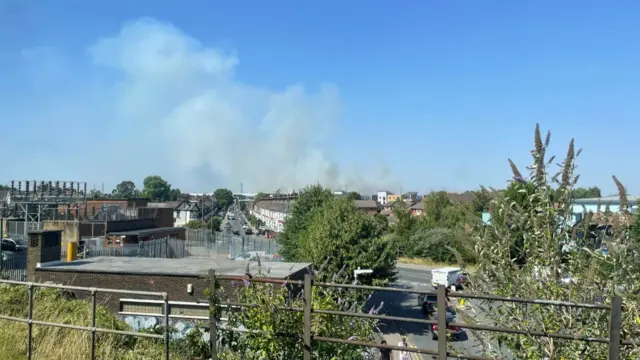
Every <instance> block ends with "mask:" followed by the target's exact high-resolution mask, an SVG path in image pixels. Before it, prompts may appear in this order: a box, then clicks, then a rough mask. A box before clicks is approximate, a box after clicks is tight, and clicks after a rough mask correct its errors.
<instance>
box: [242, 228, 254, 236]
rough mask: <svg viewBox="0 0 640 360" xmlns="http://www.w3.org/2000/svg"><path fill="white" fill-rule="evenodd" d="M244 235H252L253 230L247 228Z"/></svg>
mask: <svg viewBox="0 0 640 360" xmlns="http://www.w3.org/2000/svg"><path fill="white" fill-rule="evenodd" d="M244 233H245V234H247V235H251V234H253V230H251V228H250V227H248V228H246V229H244Z"/></svg>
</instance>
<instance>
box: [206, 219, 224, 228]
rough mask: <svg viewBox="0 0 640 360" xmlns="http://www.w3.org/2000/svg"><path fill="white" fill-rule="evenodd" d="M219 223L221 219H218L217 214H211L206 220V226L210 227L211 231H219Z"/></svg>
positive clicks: (220, 223)
mask: <svg viewBox="0 0 640 360" xmlns="http://www.w3.org/2000/svg"><path fill="white" fill-rule="evenodd" d="M221 225H222V219H220V218H219V217H217V216H213V217H212V218H211V219H209V221H208V222H207V228H209V229H211V230H212V231H220V226H221Z"/></svg>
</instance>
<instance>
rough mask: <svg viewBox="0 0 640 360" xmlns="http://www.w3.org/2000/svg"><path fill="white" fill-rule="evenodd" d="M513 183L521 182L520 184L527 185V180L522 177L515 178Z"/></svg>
mask: <svg viewBox="0 0 640 360" xmlns="http://www.w3.org/2000/svg"><path fill="white" fill-rule="evenodd" d="M513 181H516V182H519V183H520V184H526V183H527V180H525V179H524V178H523V177H522V176H514V177H513Z"/></svg>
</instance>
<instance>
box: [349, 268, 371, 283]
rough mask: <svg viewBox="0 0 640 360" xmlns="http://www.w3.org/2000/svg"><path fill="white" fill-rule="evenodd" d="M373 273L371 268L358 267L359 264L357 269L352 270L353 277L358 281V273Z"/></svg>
mask: <svg viewBox="0 0 640 360" xmlns="http://www.w3.org/2000/svg"><path fill="white" fill-rule="evenodd" d="M371 273H373V270H371V269H360V266H358V268H357V269H355V270H353V277H354V278H355V280H356V281H358V275H368V274H371Z"/></svg>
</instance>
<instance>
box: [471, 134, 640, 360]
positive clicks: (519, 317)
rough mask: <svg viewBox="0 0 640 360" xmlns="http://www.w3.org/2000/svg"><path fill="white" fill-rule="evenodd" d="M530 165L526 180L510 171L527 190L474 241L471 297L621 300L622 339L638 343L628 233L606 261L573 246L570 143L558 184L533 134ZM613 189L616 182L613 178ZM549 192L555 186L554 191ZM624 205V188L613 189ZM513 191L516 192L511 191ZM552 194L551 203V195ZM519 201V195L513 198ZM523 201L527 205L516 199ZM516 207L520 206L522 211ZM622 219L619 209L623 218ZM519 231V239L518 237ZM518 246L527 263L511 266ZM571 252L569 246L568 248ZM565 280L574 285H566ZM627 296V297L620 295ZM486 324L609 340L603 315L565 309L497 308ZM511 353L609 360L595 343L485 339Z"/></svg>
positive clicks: (617, 235)
mask: <svg viewBox="0 0 640 360" xmlns="http://www.w3.org/2000/svg"><path fill="white" fill-rule="evenodd" d="M534 139H535V147H534V150H533V151H532V155H533V161H532V165H531V167H530V169H531V172H530V174H529V176H528V179H525V178H524V176H523V175H522V174H521V173H520V171H519V170H518V169H517V167H515V165H513V164H512V170H513V173H514V179H515V180H516V182H517V183H520V184H523V185H525V184H528V185H526V186H524V187H521V188H520V190H519V191H516V192H514V193H512V194H511V195H505V196H499V197H496V198H495V199H494V200H492V208H493V213H494V214H499V213H501V214H504V216H503V221H492V222H491V224H490V225H488V226H486V227H485V228H484V229H482V231H480V229H478V231H476V232H474V233H473V240H474V241H475V242H476V249H477V251H478V264H477V265H478V266H477V271H476V273H475V274H474V277H473V281H472V282H471V289H470V290H471V291H472V292H475V293H484V294H491V295H498V296H505V297H511V298H528V299H548V300H556V301H567V302H578V303H584V302H588V303H593V302H594V301H596V299H598V301H601V302H602V303H604V304H609V303H611V298H612V296H614V295H619V296H622V298H623V303H624V306H625V309H624V311H623V316H622V334H623V336H624V337H625V338H635V337H637V336H639V335H640V330H639V329H638V325H637V323H636V322H637V321H638V320H637V318H638V314H639V313H640V301H639V300H638V297H637V294H638V293H639V291H640V282H638V281H637V279H638V276H639V274H640V272H639V270H640V269H639V267H638V265H637V264H638V261H637V259H639V258H640V248H638V247H637V246H636V245H635V244H633V243H632V242H630V240H629V238H630V236H629V235H630V234H629V229H628V227H626V226H623V225H621V226H617V227H615V228H614V229H612V236H611V237H610V240H608V241H607V246H608V249H609V254H608V255H606V256H605V255H603V254H601V253H600V252H598V251H591V250H589V249H587V248H584V247H581V246H579V245H575V243H574V242H573V241H572V240H573V239H572V233H571V231H567V229H568V228H570V226H571V224H572V222H573V216H572V215H573V214H572V211H573V210H572V207H573V187H574V186H575V183H576V181H577V176H575V168H576V165H575V164H576V157H577V155H578V154H579V151H575V147H574V141H573V140H571V142H570V144H569V148H568V151H567V155H566V157H565V160H564V161H563V163H562V164H561V166H560V169H559V171H558V174H557V176H555V175H551V176H550V174H549V171H550V170H549V163H551V161H547V160H546V159H545V155H546V150H547V148H548V144H549V135H547V138H546V140H544V141H543V140H542V137H541V136H540V129H539V127H538V126H536V131H535V136H534ZM614 181H615V182H616V185H618V184H619V181H618V180H617V179H615V178H614ZM551 185H555V188H556V189H557V190H556V189H554V188H552V187H551ZM618 186H619V189H621V190H620V198H621V203H623V204H624V203H625V201H624V199H626V194H625V193H624V188H623V187H622V186H621V185H618ZM514 187H515V186H514ZM554 192H555V193H556V194H557V195H556V197H555V198H554V197H553V196H552V195H553V193H554ZM516 193H517V194H516ZM521 195H525V197H526V198H524V199H522V198H520V196H521ZM514 199H520V200H522V201H521V202H520V204H519V203H518V202H517V201H514ZM625 211H626V209H624V206H623V211H622V212H623V213H624V212H625ZM523 230H524V231H523ZM516 241H519V242H520V246H521V249H522V251H523V252H525V253H526V259H527V261H526V262H525V263H521V264H518V263H517V262H514V260H513V257H512V253H511V251H510V250H511V249H512V247H513V244H514V243H515V242H516ZM572 244H573V246H567V245H572ZM567 276H569V277H571V278H573V279H574V281H570V282H567V281H566V280H565V281H563V280H564V279H566V278H567ZM621 289H624V290H621ZM486 310H487V311H488V313H487V316H488V319H489V320H490V321H492V322H493V323H495V324H498V325H500V326H505V327H509V328H513V329H516V330H518V331H524V332H527V331H540V329H545V331H548V332H562V333H566V334H579V336H580V337H588V338H603V337H604V338H606V337H608V336H609V329H608V312H606V311H593V310H591V309H575V308H572V309H568V308H559V307H554V306H542V305H531V306H516V305H506V303H505V304H502V305H499V306H495V307H488V308H487V309H486ZM486 335H489V336H491V337H493V338H494V339H495V340H499V341H501V342H502V343H503V344H504V345H506V346H508V347H509V348H511V349H513V350H514V351H513V355H514V358H515V359H526V360H538V359H539V360H542V359H544V358H550V359H566V360H579V359H606V358H607V356H608V355H607V346H606V345H603V344H598V343H591V342H589V343H587V342H582V341H568V340H561V339H551V338H543V337H533V336H526V335H501V334H497V333H490V334H486ZM621 351H622V353H621V357H620V359H629V360H630V359H637V358H639V356H640V348H638V347H634V346H623V347H622V350H621Z"/></svg>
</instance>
